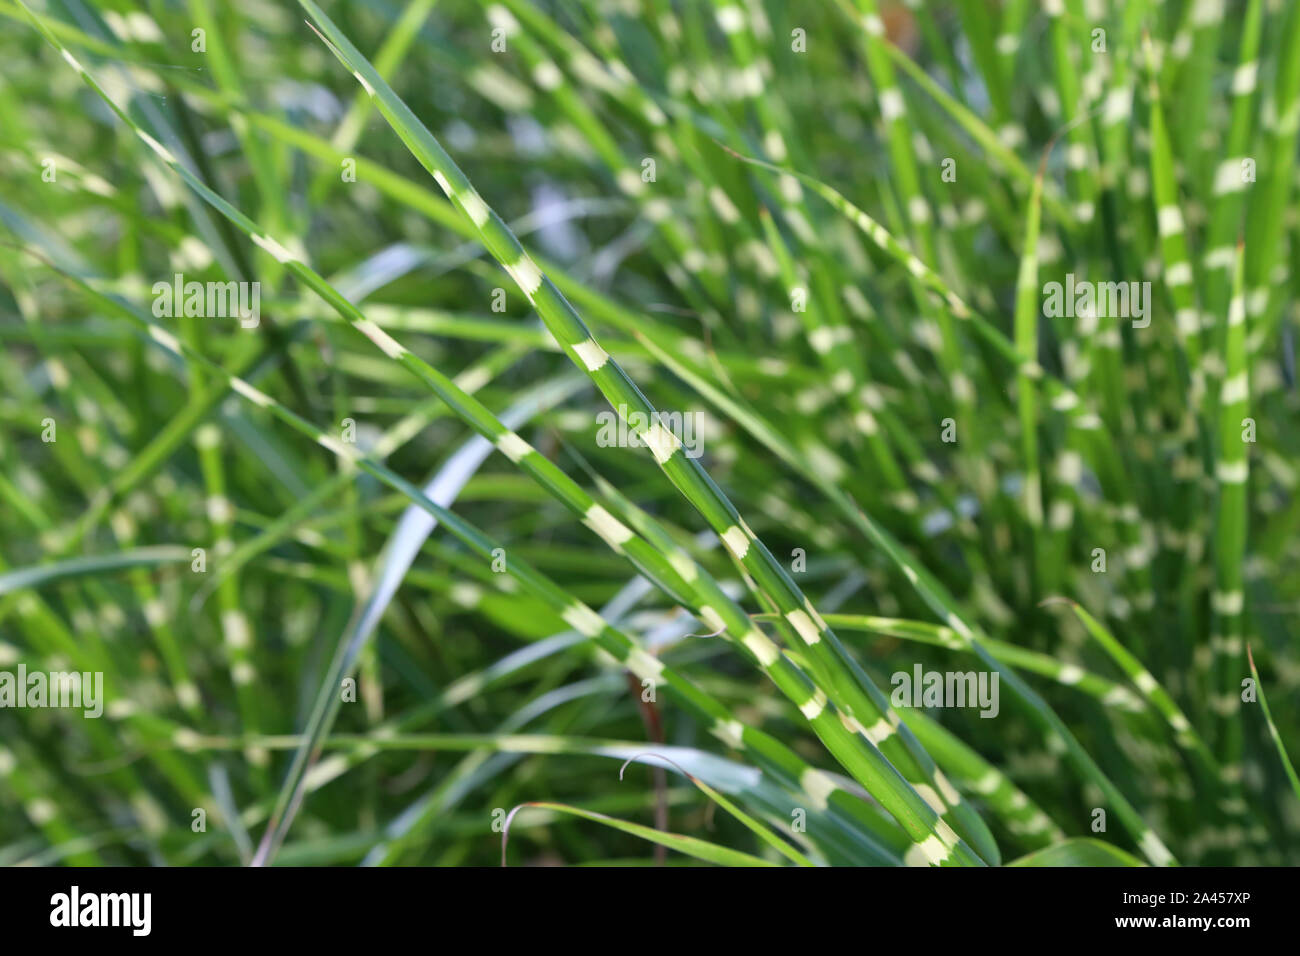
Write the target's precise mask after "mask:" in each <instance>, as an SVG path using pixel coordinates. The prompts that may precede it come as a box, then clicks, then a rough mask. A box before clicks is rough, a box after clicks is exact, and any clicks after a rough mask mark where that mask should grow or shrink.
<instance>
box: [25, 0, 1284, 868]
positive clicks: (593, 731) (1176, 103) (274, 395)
mask: <svg viewBox="0 0 1300 956" xmlns="http://www.w3.org/2000/svg"><path fill="white" fill-rule="evenodd" d="M324 7H325V8H324V9H323V10H322V9H321V8H320V7H318V6H317V5H316V3H313V2H312V0H300V3H299V5H298V6H294V5H292V4H289V3H282V4H271V3H260V2H259V3H251V2H250V3H235V2H229V3H213V2H210V0H188V2H185V3H163V2H158V0H154V2H135V3H132V2H128V0H103V2H89V0H46V2H35V0H12V2H11V0H0V18H3V21H4V24H5V28H4V30H3V31H2V32H0V59H2V61H3V62H4V64H5V66H4V69H3V72H2V73H0V131H3V135H2V136H0V160H2V162H0V186H2V187H3V188H0V223H2V224H3V230H2V232H0V339H3V342H4V347H3V349H2V350H0V379H2V380H3V381H4V383H5V389H4V393H3V397H2V398H0V437H2V440H0V705H3V706H0V861H3V862H5V863H16V862H36V863H71V864H96V863H102V864H160V863H167V864H193V863H202V864H238V863H258V864H271V863H280V864H287V863H300V864H301V863H316V864H327V863H342V864H355V863H364V864H376V865H378V864H397V863H407V864H409V863H420V864H484V863H495V862H496V861H498V860H499V859H501V858H502V857H503V856H504V857H505V858H506V859H507V860H508V861H512V862H516V863H520V862H564V863H612V862H626V863H633V864H641V863H655V862H660V863H663V862H668V863H697V862H700V861H703V862H711V863H721V864H739V865H773V864H775V865H828V864H841V865H843V864H879V865H903V864H908V865H925V864H931V865H984V864H989V865H996V864H999V863H1004V862H1013V861H1020V862H1027V863H1048V864H1077V865H1096V864H1108V865H1115V864H1126V865H1127V864H1138V863H1140V862H1144V863H1151V864H1157V865H1168V864H1174V863H1182V864H1204V863H1227V864H1234V865H1251V864H1260V863H1296V862H1300V781H1297V779H1296V775H1295V772H1294V770H1293V769H1292V767H1291V763H1290V760H1289V758H1288V755H1287V746H1288V743H1291V744H1294V741H1295V740H1296V739H1297V734H1296V729H1297V724H1298V723H1300V699H1298V698H1297V690H1298V689H1300V655H1298V654H1297V651H1296V647H1297V643H1296V639H1297V636H1298V635H1297V630H1296V622H1297V610H1298V609H1300V573H1298V571H1297V569H1298V568H1300V561H1297V558H1298V557H1300V535H1297V530H1298V529H1300V494H1297V485H1298V482H1300V471H1298V470H1297V467H1298V465H1300V457H1298V456H1297V452H1298V451H1300V428H1298V427H1297V425H1298V424H1300V393H1298V391H1297V383H1296V379H1295V375H1296V370H1295V360H1294V328H1295V318H1296V314H1295V310H1294V308H1293V304H1292V298H1293V294H1294V292H1295V289H1296V283H1295V280H1294V279H1293V277H1292V275H1291V268H1290V267H1291V264H1292V262H1293V261H1294V259H1295V256H1296V252H1297V250H1300V243H1296V242H1295V241H1294V239H1295V238H1296V230H1297V226H1298V225H1300V217H1297V216H1296V214H1295V213H1296V209H1297V206H1296V201H1295V187H1296V165H1295V157H1296V149H1297V135H1298V131H1300V121H1297V116H1300V6H1297V5H1296V4H1291V3H1281V2H1275V0H1224V2H1218V3H1215V2H1210V3H1207V2H1203V0H1187V2H1173V0H1171V2H1161V0H1125V2H1107V0H1052V2H1050V3H1046V2H1045V3H1043V4H1041V5H1040V4H1037V3H1030V2H1027V0H1004V2H1001V3H991V2H986V0H958V2H955V3H931V2H928V0H912V2H908V3H906V4H900V3H893V2H885V0H879V2H877V0H837V2H834V3H797V4H789V3H779V2H774V0H717V2H706V0H686V2H682V3H671V2H668V0H620V2H600V0H588V2H584V3H576V2H567V0H555V2H545V3H533V2H529V0H499V2H497V3H493V4H488V5H483V4H479V3H467V2H464V0H442V2H436V3H435V0H400V2H398V0H393V2H387V0H376V2H352V3H346V4H345V3H330V4H325V5H324ZM71 672H75V673H76V674H78V675H80V676H79V677H78V678H77V679H76V680H75V681H73V682H71V683H68V684H64V685H63V686H62V691H63V692H64V693H63V694H62V697H60V693H59V692H58V691H56V689H55V687H56V685H59V684H61V681H60V680H59V677H58V675H60V674H64V673H71ZM6 675H9V676H8V677H7V678H6ZM20 675H23V676H22V679H20ZM38 678H39V681H47V680H48V686H47V691H48V693H46V692H43V693H42V695H41V696H40V698H39V699H38V698H37V697H34V696H33V690H32V688H33V687H34V686H36V684H34V683H33V681H34V680H37V679H38ZM39 681H38V682H39ZM6 687H8V691H7V692H6ZM72 691H75V692H76V703H77V706H72V705H71V704H72V701H71V697H70V694H71V692H72ZM6 693H8V695H9V696H8V697H6ZM96 709H99V710H101V711H102V713H100V714H99V715H95V714H94V713H93V711H95V710H96ZM625 761H626V762H628V764H625V765H624V766H623V767H622V770H621V771H620V763H622V762H625ZM507 836H508V840H507V839H506V838H507ZM667 850H672V851H675V852H673V853H667V852H666V851H667Z"/></svg>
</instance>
